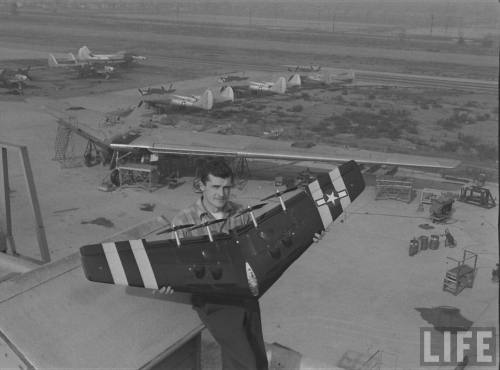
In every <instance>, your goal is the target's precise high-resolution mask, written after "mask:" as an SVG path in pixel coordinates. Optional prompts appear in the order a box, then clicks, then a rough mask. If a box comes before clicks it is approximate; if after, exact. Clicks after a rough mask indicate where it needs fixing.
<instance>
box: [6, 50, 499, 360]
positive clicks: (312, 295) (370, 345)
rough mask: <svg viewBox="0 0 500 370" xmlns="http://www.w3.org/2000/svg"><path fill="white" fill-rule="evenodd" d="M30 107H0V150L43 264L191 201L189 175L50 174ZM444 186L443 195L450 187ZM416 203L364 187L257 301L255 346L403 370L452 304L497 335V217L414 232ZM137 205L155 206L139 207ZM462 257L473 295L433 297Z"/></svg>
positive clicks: (49, 130)
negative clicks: (43, 244) (422, 246)
mask: <svg viewBox="0 0 500 370" xmlns="http://www.w3.org/2000/svg"><path fill="white" fill-rule="evenodd" d="M23 53H28V54H29V51H27V50H23ZM166 82H168V81H166ZM75 95H79V94H78V93H77V91H75ZM117 95H118V96H119V95H120V94H119V93H118V94H106V93H105V92H103V95H98V96H97V98H95V97H90V98H88V100H87V101H95V100H99V101H101V102H102V104H103V105H108V104H109V105H111V104H112V103H113V102H116V101H117V100H120V99H121V102H123V103H124V104H128V101H127V95H128V93H127V92H124V93H123V94H122V97H121V98H120V99H119V98H117ZM56 97H57V96H56ZM51 98H52V97H51ZM75 99H80V101H81V100H84V101H85V100H86V98H85V97H78V98H75ZM114 99H116V100H114ZM28 100H29V99H28ZM73 102H74V100H73ZM39 103H40V101H39V100H36V99H34V100H31V101H28V102H25V101H22V100H20V99H12V100H9V101H0V124H1V125H0V129H1V138H2V140H3V141H7V142H13V143H16V144H21V145H26V146H27V147H28V150H29V154H30V159H31V164H32V168H33V172H34V178H35V183H36V187H37V192H38V196H39V199H40V203H41V204H40V205H41V209H42V214H43V216H44V218H43V221H44V226H45V229H46V233H47V239H48V243H49V247H50V251H51V256H52V259H53V260H57V259H60V258H62V257H64V256H67V255H69V254H71V253H73V252H75V251H77V249H78V248H79V247H80V246H82V245H84V244H89V243H94V242H99V241H100V240H104V239H105V238H106V237H108V236H110V235H112V234H115V233H116V232H117V231H119V230H122V229H125V228H128V227H130V226H132V225H135V224H137V223H140V222H143V221H144V220H147V219H151V220H154V219H155V218H156V217H158V216H164V217H165V218H167V219H171V217H172V216H173V215H174V214H175V213H176V212H177V211H178V210H179V209H180V208H182V207H183V206H184V205H185V204H188V203H190V202H191V201H192V200H193V199H194V198H195V196H196V195H195V194H194V193H193V191H192V187H191V180H192V179H190V178H186V179H185V180H186V182H185V183H184V184H183V185H181V186H180V187H178V188H176V189H175V190H172V189H167V188H161V189H158V190H156V191H154V192H152V193H149V192H146V191H144V190H142V189H135V188H124V189H119V190H116V191H113V192H102V191H99V190H98V188H97V187H98V185H99V184H100V183H101V181H102V179H103V178H105V177H106V175H107V174H108V170H107V168H105V167H102V166H95V167H91V168H87V167H77V168H64V169H63V168H61V167H60V165H59V163H58V162H56V161H53V160H52V158H53V157H54V140H55V132H56V123H55V120H54V117H53V116H50V115H48V114H47V113H46V112H45V111H44V110H43V109H41V108H40V104H39ZM9 159H12V161H13V162H14V163H13V166H12V167H10V168H9V171H10V175H11V188H12V194H11V195H12V202H13V218H14V220H13V221H14V235H15V240H16V246H17V249H18V251H19V252H20V253H21V254H22V255H25V256H29V257H32V258H39V255H38V254H37V250H36V238H35V236H34V224H33V223H32V214H31V208H30V205H29V203H28V199H27V196H26V193H25V184H24V178H23V175H22V173H21V170H20V167H19V163H16V160H17V158H16V155H14V154H10V155H9ZM272 166H273V165H269V167H272ZM277 168H278V169H279V170H280V171H281V170H283V171H284V170H285V169H284V168H282V167H279V166H278V167H277ZM433 185H434V186H435V187H439V184H437V185H436V183H434V184H433ZM445 186H446V188H447V190H449V184H446V185H445V184H443V187H445ZM456 186H457V189H458V187H459V185H456ZM488 187H489V188H490V189H491V190H492V192H493V194H494V196H496V198H497V199H498V185H497V184H493V183H488ZM273 192H274V186H273V181H272V178H268V179H264V180H250V181H248V183H247V184H246V186H244V187H243V188H242V189H235V192H234V194H235V198H237V199H238V200H239V201H240V202H242V203H248V204H252V203H254V202H257V201H258V200H259V199H261V198H262V197H264V196H266V195H268V194H271V193H273ZM173 194H175V196H173ZM417 199H418V197H417V198H416V199H414V200H413V202H412V203H410V204H406V203H401V202H397V201H393V200H381V201H375V200H374V188H373V187H368V188H367V189H366V190H365V192H364V193H363V194H362V195H361V196H360V198H359V199H357V200H356V201H355V202H354V203H353V205H352V207H351V208H350V209H349V210H348V212H347V213H346V215H345V217H343V218H342V222H337V223H336V224H335V225H334V226H333V227H332V229H331V230H330V231H329V232H328V233H327V235H326V236H325V237H324V238H323V240H321V241H320V242H319V243H318V244H317V245H313V246H312V247H311V248H310V249H309V250H308V251H307V252H306V253H305V254H304V255H303V256H302V257H301V258H300V259H299V260H298V261H297V262H296V263H295V264H293V265H292V266H291V267H290V268H289V270H287V272H286V273H285V274H284V275H283V277H282V278H281V279H280V280H279V281H278V282H277V283H276V284H275V285H274V286H273V287H272V288H271V289H270V290H269V292H268V293H267V294H266V295H265V296H264V297H263V298H262V299H261V308H262V317H263V331H264V337H265V340H266V341H267V342H270V343H272V342H278V343H280V344H282V345H285V346H288V347H291V348H293V349H295V350H297V351H299V352H301V353H303V354H304V355H305V356H307V357H311V358H315V359H318V360H321V361H323V362H325V363H328V364H332V365H339V366H340V365H341V364H343V365H345V366H344V368H345V367H346V366H347V365H346V362H345V361H344V363H343V362H342V360H343V359H344V360H345V359H346V358H351V359H354V360H352V361H351V363H350V365H349V366H351V367H350V368H352V369H354V368H357V367H358V366H360V364H362V363H363V362H364V361H365V360H366V359H368V358H369V357H370V356H371V355H373V354H375V353H378V355H377V360H379V361H380V364H379V365H380V367H381V368H387V369H393V368H398V369H399V368H402V369H409V368H419V357H418V356H419V328H420V327H422V326H432V325H431V324H430V323H429V322H428V321H426V320H425V319H424V318H423V317H422V312H424V311H425V309H428V310H430V311H433V310H435V309H436V307H440V306H451V307H456V308H458V309H460V313H461V314H462V315H463V316H464V317H465V318H467V319H468V320H470V321H472V322H473V325H474V326H495V327H496V328H497V333H498V311H497V310H498V307H497V302H498V285H497V284H494V283H492V282H491V270H492V269H493V268H494V266H495V263H496V262H498V258H499V256H498V230H497V225H498V209H497V208H493V209H490V210H484V209H482V208H479V207H475V206H472V205H467V204H463V203H458V202H457V203H455V208H456V211H455V213H454V215H453V223H451V224H448V225H432V226H434V229H432V230H424V229H422V228H421V227H419V225H422V224H426V223H429V220H428V217H427V215H428V209H427V206H426V207H425V210H424V211H423V212H419V211H418V210H417V208H418V203H417ZM143 205H154V207H149V209H151V208H153V209H152V210H141V208H144V207H143ZM146 208H148V207H146ZM445 227H447V228H449V229H450V231H451V232H452V234H453V235H454V237H455V239H456V240H457V242H458V246H457V247H456V248H455V249H449V248H443V247H442V246H441V247H440V248H439V249H438V250H427V251H423V252H420V253H419V254H417V255H416V256H413V257H409V255H408V243H409V241H410V239H411V238H413V237H417V236H419V235H429V234H431V233H432V234H443V233H444V228H445ZM464 248H467V249H469V250H472V251H473V252H475V253H478V255H479V265H478V266H479V270H478V274H477V278H476V281H475V285H474V288H473V289H465V290H464V291H463V292H462V293H461V294H460V295H458V296H453V295H451V294H450V293H447V292H443V291H442V289H441V288H442V280H443V277H444V274H445V271H446V270H447V269H449V268H450V264H449V263H447V259H446V257H455V258H459V257H461V254H462V252H463V249H464ZM436 312H437V311H436ZM436 314H438V313H436ZM205 339H206V341H207V342H206V344H205V345H206V346H205V348H208V349H213V348H214V347H213V344H211V342H210V340H209V338H208V339H207V338H205ZM497 343H498V341H497ZM377 351H379V352H377ZM208 361H215V362H208ZM216 361H217V360H216V359H215V360H214V359H212V358H211V359H207V362H205V366H207V367H205V368H210V365H212V366H216V364H217V362H216ZM349 366H347V368H349ZM492 368H496V367H492Z"/></svg>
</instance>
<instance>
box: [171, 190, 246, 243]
mask: <svg viewBox="0 0 500 370" xmlns="http://www.w3.org/2000/svg"><path fill="white" fill-rule="evenodd" d="M242 209H243V207H242V206H241V205H239V204H237V203H234V202H231V201H228V202H227V203H226V205H225V206H224V208H223V210H222V212H223V213H224V218H227V219H226V220H225V221H224V222H220V223H217V224H213V225H210V226H209V228H210V231H211V232H212V234H214V235H215V234H218V233H229V230H231V229H233V228H235V227H237V226H241V225H244V224H246V223H248V222H250V216H249V214H248V213H245V214H243V215H239V216H235V215H236V214H237V213H238V212H239V211H241V210H242ZM214 220H216V218H215V217H214V216H213V215H212V213H210V212H209V211H208V210H207V209H206V207H205V205H204V204H203V197H200V198H199V199H198V200H197V201H196V202H195V203H193V204H192V205H190V206H189V207H188V208H185V209H183V210H182V211H180V212H179V213H178V214H177V215H176V216H175V217H174V219H173V220H172V224H173V225H175V226H180V225H186V224H194V225H199V224H201V223H204V222H207V221H214ZM178 234H179V236H180V237H183V238H186V237H190V236H201V235H206V234H207V229H206V228H205V227H200V228H199V229H195V230H189V229H181V230H179V231H178Z"/></svg>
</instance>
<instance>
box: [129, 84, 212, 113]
mask: <svg viewBox="0 0 500 370" xmlns="http://www.w3.org/2000/svg"><path fill="white" fill-rule="evenodd" d="M153 89H154V88H153ZM139 91H140V92H141V90H139ZM141 95H142V100H141V101H140V102H139V104H138V106H139V107H140V106H141V105H142V104H146V106H147V107H157V108H166V107H170V106H172V105H174V106H180V107H192V108H199V109H204V110H210V109H212V107H213V105H214V95H213V93H212V91H211V90H209V89H207V90H205V92H204V93H203V94H202V95H191V96H183V95H175V94H170V93H168V92H166V93H165V94H163V93H162V92H160V93H151V94H142V92H141Z"/></svg>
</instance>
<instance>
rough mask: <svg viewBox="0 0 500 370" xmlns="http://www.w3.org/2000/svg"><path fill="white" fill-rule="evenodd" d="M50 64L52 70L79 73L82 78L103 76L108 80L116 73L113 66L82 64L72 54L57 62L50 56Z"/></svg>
mask: <svg viewBox="0 0 500 370" xmlns="http://www.w3.org/2000/svg"><path fill="white" fill-rule="evenodd" d="M48 64H49V67H50V68H63V69H67V70H73V71H77V72H78V77H80V78H86V77H95V76H98V77H99V76H102V77H104V78H105V79H106V80H107V79H109V77H110V76H111V74H113V73H114V72H115V68H114V67H113V66H110V65H107V64H94V63H88V62H82V61H79V60H77V59H76V58H75V56H74V55H73V54H72V53H69V54H68V58H66V59H61V60H57V59H56V57H55V56H54V55H53V54H49V59H48Z"/></svg>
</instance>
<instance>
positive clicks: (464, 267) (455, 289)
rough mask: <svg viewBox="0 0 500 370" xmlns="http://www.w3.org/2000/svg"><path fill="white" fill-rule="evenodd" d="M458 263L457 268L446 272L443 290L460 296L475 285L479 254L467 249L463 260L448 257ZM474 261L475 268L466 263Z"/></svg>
mask: <svg viewBox="0 0 500 370" xmlns="http://www.w3.org/2000/svg"><path fill="white" fill-rule="evenodd" d="M446 258H448V259H450V260H452V261H454V262H456V263H457V265H456V266H455V267H453V268H452V269H450V270H448V271H446V275H445V277H444V280H443V290H444V291H448V292H450V293H452V294H453V295H458V294H459V293H460V292H461V291H462V290H464V288H472V286H473V285H474V278H475V276H476V271H477V268H476V266H477V254H476V253H474V252H471V251H469V250H467V249H465V250H464V255H463V257H462V260H457V259H455V258H452V257H446ZM468 260H473V261H474V263H473V265H474V267H471V266H469V265H468V264H466V263H465V262H466V261H468Z"/></svg>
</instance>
